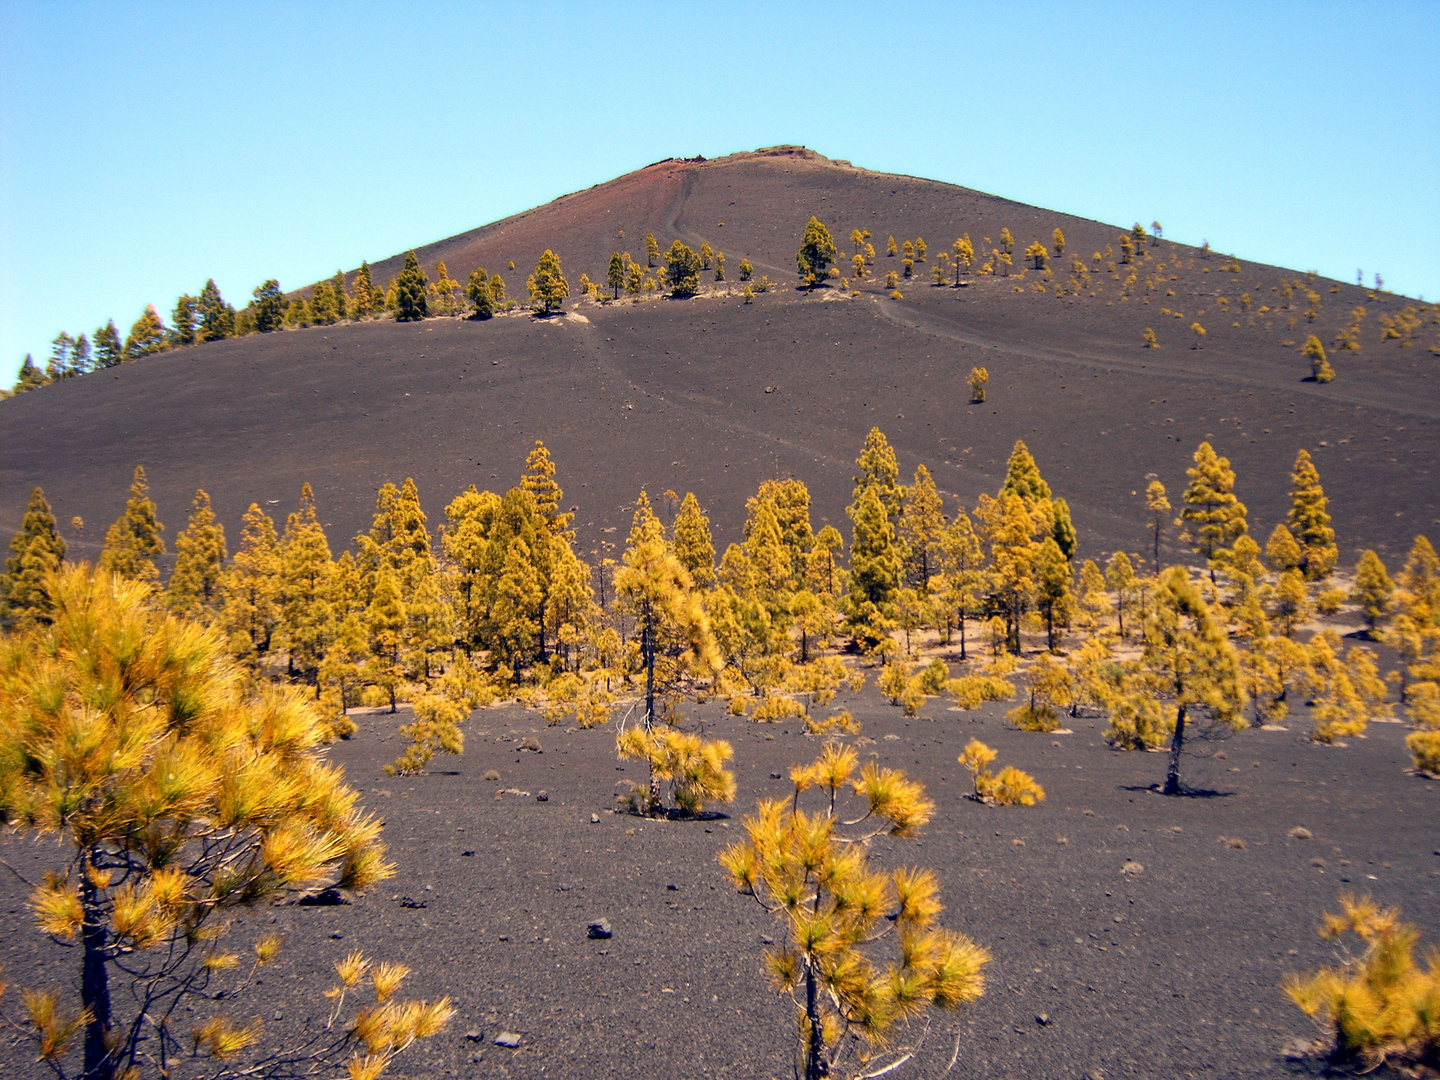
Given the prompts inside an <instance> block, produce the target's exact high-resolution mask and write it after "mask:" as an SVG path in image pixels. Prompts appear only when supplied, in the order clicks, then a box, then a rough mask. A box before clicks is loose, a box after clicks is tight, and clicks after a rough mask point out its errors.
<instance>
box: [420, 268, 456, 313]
mask: <svg viewBox="0 0 1440 1080" xmlns="http://www.w3.org/2000/svg"><path fill="white" fill-rule="evenodd" d="M426 292H427V293H428V294H429V295H430V296H433V297H434V298H435V303H434V305H433V307H434V310H435V314H437V315H453V314H454V313H455V312H456V311H458V310H459V308H460V283H459V282H458V281H456V280H455V279H454V278H452V277H451V276H450V271H449V270H448V269H446V267H445V263H444V261H443V260H442V261H441V262H438V263H436V264H435V281H434V282H433V283H432V284H430V285H428V286H427V287H426Z"/></svg>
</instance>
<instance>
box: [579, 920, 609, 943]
mask: <svg viewBox="0 0 1440 1080" xmlns="http://www.w3.org/2000/svg"><path fill="white" fill-rule="evenodd" d="M585 932H586V934H588V935H589V936H590V937H592V938H602V939H603V938H612V937H614V936H615V931H614V930H611V929H610V920H609V919H596V920H595V921H594V922H592V923H590V924H589V925H587V926H586V927H585Z"/></svg>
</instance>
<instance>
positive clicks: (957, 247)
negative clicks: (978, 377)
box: [950, 233, 984, 371]
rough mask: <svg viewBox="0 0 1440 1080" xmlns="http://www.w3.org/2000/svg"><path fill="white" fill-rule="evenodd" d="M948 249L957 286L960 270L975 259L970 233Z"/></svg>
mask: <svg viewBox="0 0 1440 1080" xmlns="http://www.w3.org/2000/svg"><path fill="white" fill-rule="evenodd" d="M950 249H951V250H952V251H953V252H954V253H955V284H956V286H957V287H958V286H959V284H960V270H961V269H962V267H963V268H964V270H965V271H966V272H967V273H968V272H969V270H970V264H971V263H973V262H974V261H975V245H974V244H972V243H971V242H970V234H969V233H966V234H965V235H964V236H962V237H960V239H958V240H956V241H955V243H953V244H951V245H950ZM980 370H982V371H983V370H984V369H983V368H982V369H980Z"/></svg>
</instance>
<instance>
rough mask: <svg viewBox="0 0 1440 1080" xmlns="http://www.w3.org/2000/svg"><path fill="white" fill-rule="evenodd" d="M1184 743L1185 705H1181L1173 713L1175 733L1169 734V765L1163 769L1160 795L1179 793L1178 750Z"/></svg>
mask: <svg viewBox="0 0 1440 1080" xmlns="http://www.w3.org/2000/svg"><path fill="white" fill-rule="evenodd" d="M1184 745H1185V706H1184V705H1181V706H1180V709H1179V711H1178V712H1177V713H1176V714H1175V733H1174V734H1173V735H1171V736H1170V765H1169V767H1168V768H1167V769H1166V770H1165V787H1164V788H1163V789H1162V790H1161V792H1160V794H1162V795H1179V794H1180V751H1181V748H1183V747H1184Z"/></svg>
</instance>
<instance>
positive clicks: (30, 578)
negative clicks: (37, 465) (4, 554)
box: [0, 487, 65, 620]
mask: <svg viewBox="0 0 1440 1080" xmlns="http://www.w3.org/2000/svg"><path fill="white" fill-rule="evenodd" d="M64 558H65V539H64V538H63V537H62V536H61V535H60V530H59V529H58V528H56V526H55V515H54V514H53V513H51V511H50V504H49V503H48V502H46V501H45V492H44V491H42V490H41V489H40V488H38V487H37V488H35V489H34V490H33V491H31V492H30V503H29V505H28V506H26V508H25V517H24V518H23V519H22V520H21V522H20V529H19V531H18V532H17V533H16V534H15V535H14V536H13V537H11V539H10V557H9V558H7V559H6V560H5V574H4V576H3V577H0V614H3V615H4V616H5V617H6V618H7V619H13V620H29V619H41V620H43V619H46V618H47V617H48V616H49V613H50V611H51V602H50V594H49V592H47V591H46V588H45V577H46V575H47V574H50V573H52V572H54V571H56V570H59V569H60V563H61V561H62V560H63V559H64Z"/></svg>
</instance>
